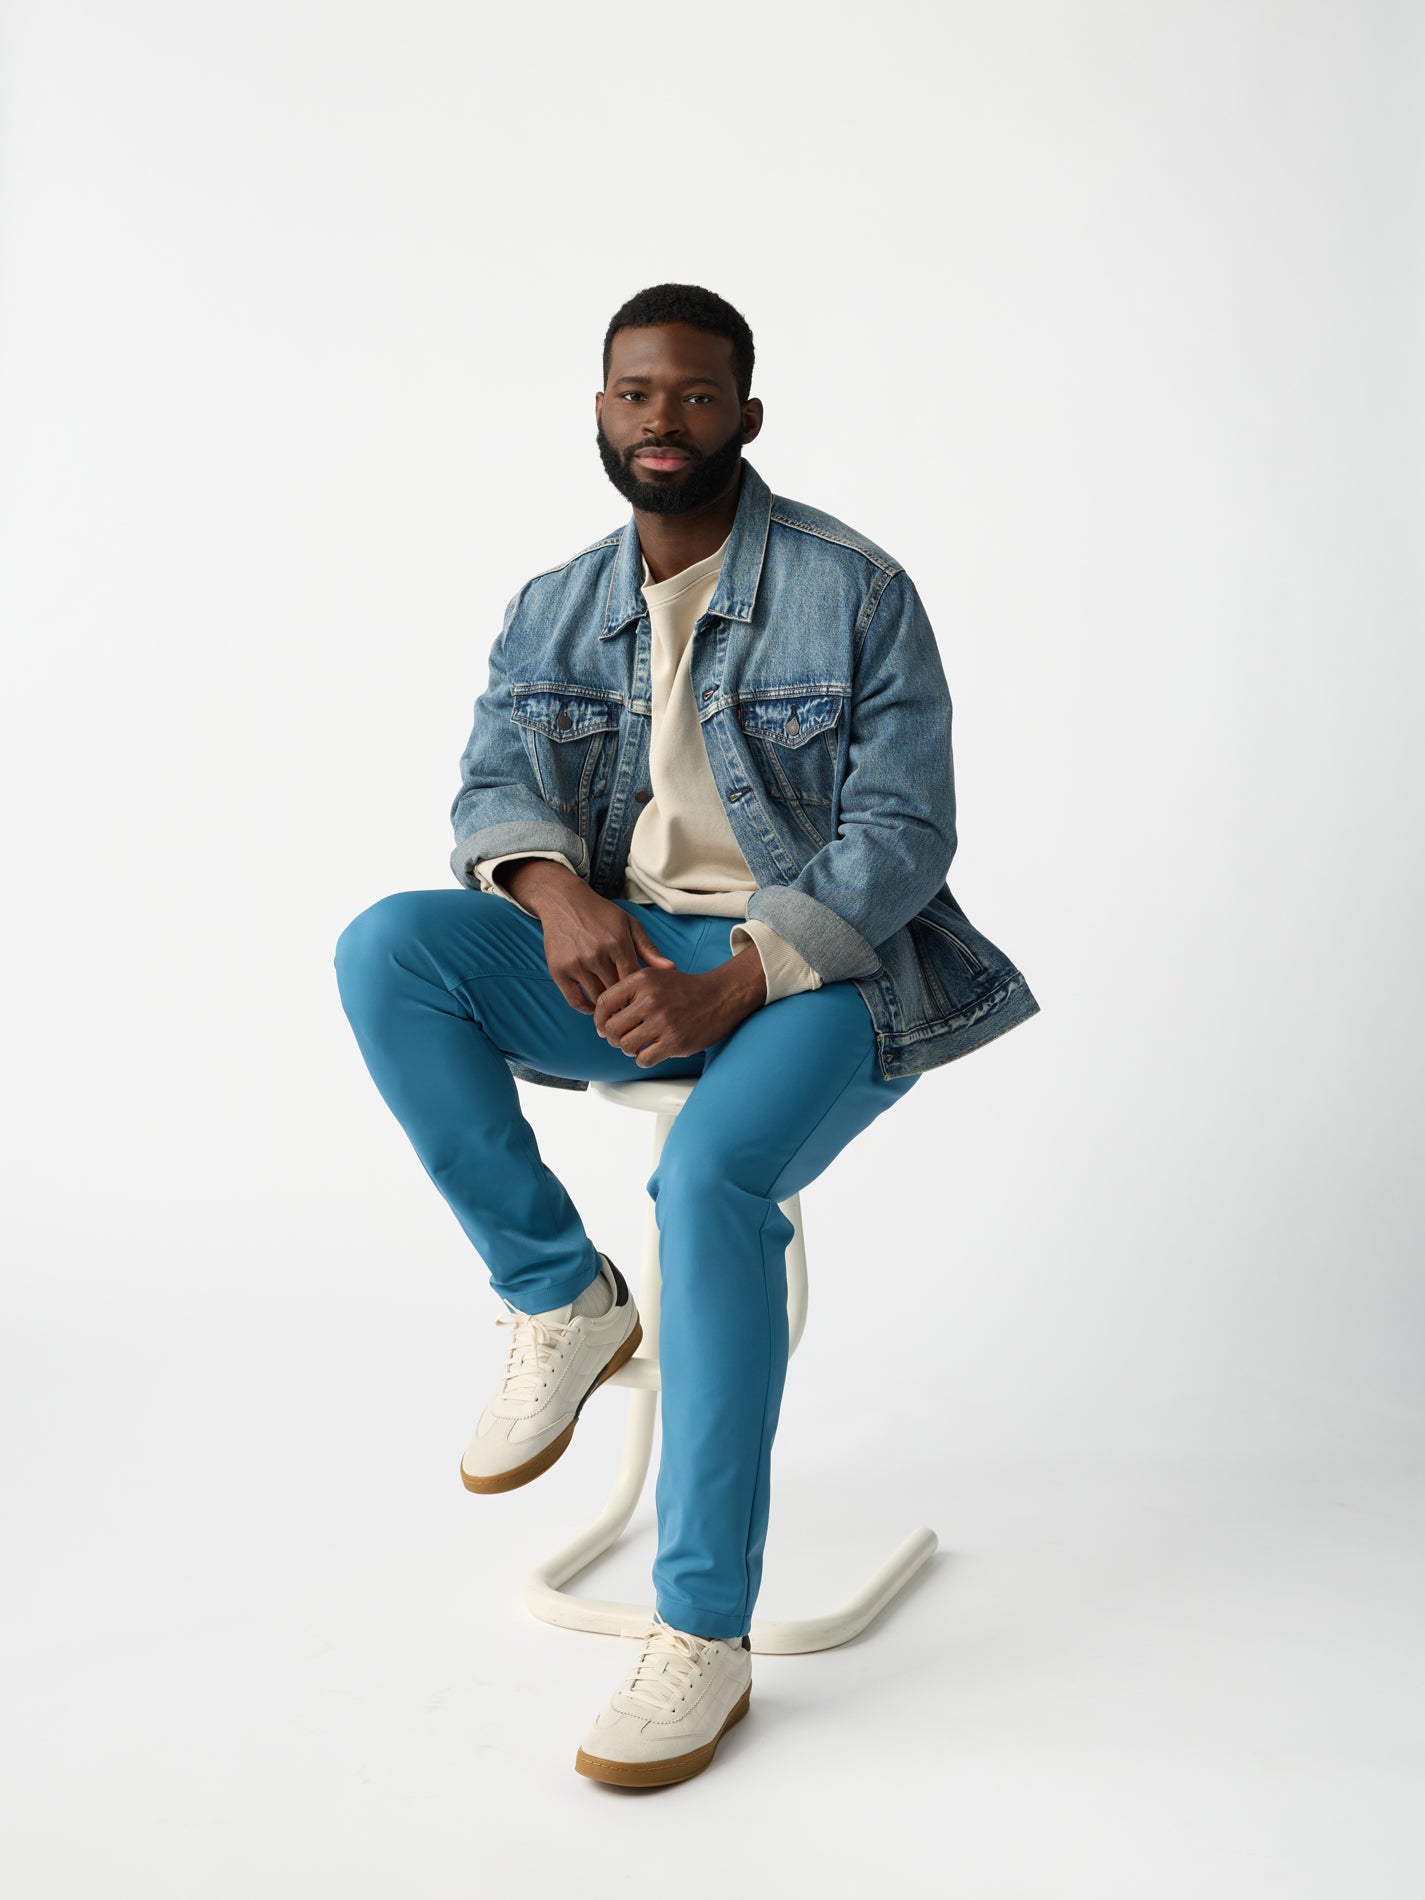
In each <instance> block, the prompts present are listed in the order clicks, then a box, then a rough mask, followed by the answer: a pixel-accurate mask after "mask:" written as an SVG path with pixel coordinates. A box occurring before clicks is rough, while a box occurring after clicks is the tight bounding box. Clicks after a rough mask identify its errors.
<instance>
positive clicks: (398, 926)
mask: <svg viewBox="0 0 1425 1900" xmlns="http://www.w3.org/2000/svg"><path fill="white" fill-rule="evenodd" d="M425 895H426V893H425V892H423V891H393V892H392V893H391V895H390V896H389V897H381V898H378V899H377V900H376V902H375V903H374V904H368V906H367V907H366V909H365V910H363V911H361V912H359V913H358V915H357V916H355V917H353V918H352V920H351V922H350V923H349V924H348V925H347V927H346V929H345V930H343V931H342V933H341V935H340V936H339V937H338V938H337V940H336V953H335V955H334V956H333V958H332V963H333V966H334V967H335V970H336V980H337V987H338V989H339V990H340V991H341V995H342V1000H343V1001H344V1002H349V1001H350V1000H351V998H352V997H353V996H354V995H355V994H356V993H357V992H358V991H359V990H360V989H362V988H364V987H365V986H366V985H367V984H368V983H370V982H371V980H372V979H373V978H375V977H379V975H380V973H381V972H382V971H383V970H387V969H389V968H390V966H391V962H392V959H393V956H394V955H395V953H396V952H397V951H399V950H400V948H401V947H402V946H403V945H405V944H409V943H410V942H412V940H413V939H414V938H415V937H416V936H418V934H419V930H420V919H419V912H420V900H421V899H422V898H423V897H424V896H425Z"/></svg>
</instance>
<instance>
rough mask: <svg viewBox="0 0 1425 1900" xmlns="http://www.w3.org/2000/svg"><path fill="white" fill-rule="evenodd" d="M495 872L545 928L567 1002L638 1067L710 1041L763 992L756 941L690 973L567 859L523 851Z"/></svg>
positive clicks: (547, 951)
mask: <svg viewBox="0 0 1425 1900" xmlns="http://www.w3.org/2000/svg"><path fill="white" fill-rule="evenodd" d="M496 876H497V877H498V878H499V879H500V881H501V882H502V883H503V884H504V885H505V887H506V888H507V889H508V890H509V891H510V892H511V894H512V895H513V896H514V897H515V898H517V899H518V901H519V902H520V903H521V904H523V905H524V906H525V908H526V909H527V910H530V911H533V913H534V914H535V916H536V917H538V919H539V921H540V923H541V925H542V926H543V928H544V960H545V962H546V963H547V964H548V966H549V974H550V975H551V976H552V977H553V978H554V981H555V983H556V984H557V985H558V986H559V993H560V995H561V996H563V998H564V1000H565V1002H567V1003H568V1004H569V1006H570V1008H571V1009H577V1010H578V1011H580V1013H581V1014H582V1015H585V1016H592V1017H593V1018H594V1026H595V1027H596V1028H597V1030H598V1032H599V1034H600V1035H601V1036H603V1037H604V1038H605V1039H606V1040H607V1041H609V1042H611V1043H613V1044H614V1046H615V1047H616V1048H619V1049H622V1050H623V1051H624V1052H625V1053H626V1054H627V1055H631V1056H633V1057H634V1059H635V1060H636V1061H637V1063H638V1066H639V1067H640V1068H642V1069H648V1068H652V1066H653V1065H654V1063H656V1062H666V1061H667V1060H668V1059H669V1058H670V1057H671V1056H683V1055H697V1054H698V1053H699V1052H700V1051H702V1050H704V1049H709V1048H711V1047H712V1045H713V1043H715V1042H718V1041H720V1040H721V1038H722V1037H724V1036H726V1035H730V1034H731V1032H732V1031H733V1030H734V1029H735V1028H736V1027H737V1025H738V1024H739V1023H740V1022H742V1021H744V1020H745V1018H747V1017H748V1016H750V1015H751V1014H752V1012H753V1010H755V1009H760V1008H761V1007H762V1005H763V1004H764V1003H765V1002H766V1000H767V977H766V973H765V971H764V970H763V968H762V959H761V957H760V956H759V954H758V952H757V947H756V945H755V944H745V945H744V946H743V948H742V949H741V950H739V951H738V953H737V955H736V956H735V957H731V958H729V960H728V961H727V962H726V963H721V964H719V965H718V967H717V968H716V969H715V970H708V971H706V972H705V973H703V974H701V975H692V974H689V973H687V972H685V971H682V970H679V969H678V967H677V965H676V964H675V963H674V962H673V960H672V958H671V957H665V956H664V955H663V954H662V953H661V952H660V951H659V950H657V949H655V947H654V944H653V940H652V938H650V936H649V935H648V932H647V931H646V930H645V929H644V928H643V925H642V924H641V923H640V922H639V920H638V918H637V917H635V916H632V915H631V914H630V913H629V912H628V911H626V910H625V909H624V908H623V907H622V905H620V904H615V903H612V902H611V901H610V900H609V899H608V898H606V897H600V896H599V894H598V893H597V891H593V890H590V888H589V886H588V885H587V884H586V883H585V882H584V880H583V879H582V878H581V877H577V876H576V875H575V874H574V873H573V872H572V871H570V870H569V869H568V867H567V866H566V865H563V864H558V863H556V862H555V861H554V860H553V859H552V858H521V859H519V860H517V861H515V862H512V863H510V864H507V865H503V866H502V867H501V869H500V870H499V871H498V872H497V873H496ZM640 959H642V963H643V964H646V965H649V966H650V967H648V968H642V967H640Z"/></svg>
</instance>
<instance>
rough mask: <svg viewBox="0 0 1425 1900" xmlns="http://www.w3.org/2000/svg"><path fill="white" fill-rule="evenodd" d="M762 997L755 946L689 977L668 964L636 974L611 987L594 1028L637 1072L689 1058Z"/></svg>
mask: <svg viewBox="0 0 1425 1900" xmlns="http://www.w3.org/2000/svg"><path fill="white" fill-rule="evenodd" d="M766 998H767V978H766V974H765V972H764V971H763V968H762V959H761V957H760V956H759V955H758V952H757V946H756V945H755V944H745V945H744V946H743V948H742V949H741V950H739V951H738V953H737V955H736V956H735V957H731V958H729V960H728V961H727V962H726V963H720V964H719V965H718V966H717V968H716V969H715V970H705V971H703V972H701V973H700V974H697V975H693V974H689V973H688V972H686V971H683V970H679V969H676V968H673V967H671V966H668V967H665V968H662V969H652V970H635V971H634V973H633V975H632V976H625V977H621V978H620V979H619V981H618V982H617V983H611V984H610V985H609V987H608V988H607V989H606V990H605V991H604V993H603V995H602V996H601V997H600V998H599V1000H598V1002H597V1003H596V1004H595V1006H594V1027H595V1028H596V1029H597V1030H598V1032H599V1034H600V1035H601V1036H603V1037H604V1038H605V1039H606V1040H607V1041H609V1042H611V1043H613V1045H614V1046H615V1048H618V1049H622V1050H623V1052H624V1054H625V1055H630V1056H632V1057H633V1059H634V1061H635V1062H636V1063H637V1064H638V1066H639V1068H640V1069H651V1068H652V1067H653V1066H654V1064H655V1063H658V1062H667V1061H668V1060H669V1058H670V1057H672V1056H693V1055H697V1054H698V1053H699V1051H700V1050H703V1049H710V1048H711V1047H712V1045H713V1044H714V1043H715V1042H720V1041H721V1040H722V1038H723V1037H724V1036H728V1035H731V1033H732V1031H733V1030H734V1029H736V1027H737V1025H738V1024H739V1023H740V1022H743V1021H744V1020H745V1019H746V1018H747V1017H748V1016H750V1015H751V1014H752V1012H753V1010H755V1009H760V1008H761V1007H762V1005H763V1003H764V1002H765V1001H766Z"/></svg>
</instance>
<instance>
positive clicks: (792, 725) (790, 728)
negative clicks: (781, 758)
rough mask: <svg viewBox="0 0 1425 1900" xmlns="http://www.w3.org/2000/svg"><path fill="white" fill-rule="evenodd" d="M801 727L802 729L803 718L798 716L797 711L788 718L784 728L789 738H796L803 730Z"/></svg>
mask: <svg viewBox="0 0 1425 1900" xmlns="http://www.w3.org/2000/svg"><path fill="white" fill-rule="evenodd" d="M801 729H802V722H801V720H800V719H798V718H797V716H796V714H795V713H792V714H791V715H790V717H789V718H788V720H787V723H786V726H785V728H784V730H785V731H786V733H787V735H788V737H789V738H792V739H795V738H796V736H797V734H798V733H799V732H800V731H801Z"/></svg>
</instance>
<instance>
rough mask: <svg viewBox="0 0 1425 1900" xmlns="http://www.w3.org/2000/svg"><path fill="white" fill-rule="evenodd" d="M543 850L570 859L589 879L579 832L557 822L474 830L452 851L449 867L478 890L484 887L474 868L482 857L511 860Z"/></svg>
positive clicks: (525, 822)
mask: <svg viewBox="0 0 1425 1900" xmlns="http://www.w3.org/2000/svg"><path fill="white" fill-rule="evenodd" d="M542 851H557V852H559V853H560V855H561V856H563V857H566V858H568V860H569V863H570V865H571V866H572V867H573V869H574V870H575V871H576V872H577V873H578V875H579V876H580V877H582V878H587V877H588V875H589V853H588V851H587V850H586V849H585V846H584V840H583V839H582V838H581V837H580V836H579V834H578V832H577V831H571V830H570V829H569V827H568V826H567V825H561V824H560V823H559V822H558V821H557V820H555V819H551V820H550V821H549V822H548V823H543V822H541V821H540V820H539V819H528V818H517V819H512V820H510V821H509V822H508V823H506V824H502V825H486V826H485V828H484V830H483V831H472V832H471V834H470V836H469V837H468V838H462V839H461V840H460V842H459V844H457V845H456V847H455V849H454V850H453V851H452V852H451V854H450V868H451V870H452V871H453V872H454V873H455V875H456V877H457V878H458V879H459V881H460V882H461V883H462V884H469V885H470V886H471V887H472V888H473V889H475V890H477V891H478V890H481V889H482V888H483V886H482V885H481V883H480V879H479V877H478V875H477V874H476V869H475V867H476V865H478V864H479V863H480V861H481V860H482V859H483V858H510V857H516V856H518V855H519V853H520V852H542Z"/></svg>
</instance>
